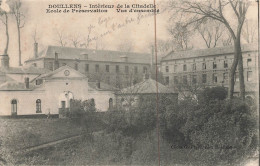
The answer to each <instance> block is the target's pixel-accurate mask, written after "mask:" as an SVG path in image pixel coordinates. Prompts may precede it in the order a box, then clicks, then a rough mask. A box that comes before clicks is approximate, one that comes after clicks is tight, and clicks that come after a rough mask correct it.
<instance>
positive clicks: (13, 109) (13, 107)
mask: <svg viewBox="0 0 260 166" xmlns="http://www.w3.org/2000/svg"><path fill="white" fill-rule="evenodd" d="M11 114H12V115H17V100H16V99H13V100H12V101H11Z"/></svg>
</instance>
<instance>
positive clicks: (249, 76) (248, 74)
mask: <svg viewBox="0 0 260 166" xmlns="http://www.w3.org/2000/svg"><path fill="white" fill-rule="evenodd" d="M247 81H252V71H248V72H247Z"/></svg>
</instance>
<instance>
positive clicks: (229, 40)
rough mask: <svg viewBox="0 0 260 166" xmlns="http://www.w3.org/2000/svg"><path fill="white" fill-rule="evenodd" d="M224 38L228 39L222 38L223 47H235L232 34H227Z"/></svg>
mask: <svg viewBox="0 0 260 166" xmlns="http://www.w3.org/2000/svg"><path fill="white" fill-rule="evenodd" d="M224 36H226V37H223V38H222V45H223V46H231V45H233V43H232V36H231V34H230V33H227V34H226V35H224Z"/></svg>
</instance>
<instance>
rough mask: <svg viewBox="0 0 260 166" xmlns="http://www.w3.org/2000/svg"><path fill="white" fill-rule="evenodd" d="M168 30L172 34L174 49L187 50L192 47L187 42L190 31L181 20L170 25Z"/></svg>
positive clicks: (190, 34)
mask: <svg viewBox="0 0 260 166" xmlns="http://www.w3.org/2000/svg"><path fill="white" fill-rule="evenodd" d="M168 31H169V33H170V35H171V36H172V41H173V43H174V44H175V46H176V47H175V49H176V50H187V49H191V48H192V46H191V45H190V43H189V42H190V38H191V36H192V32H191V31H190V30H189V29H188V27H187V26H186V25H184V24H183V23H181V22H177V23H176V24H175V25H174V26H170V27H169V28H168Z"/></svg>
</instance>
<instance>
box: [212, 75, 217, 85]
mask: <svg viewBox="0 0 260 166" xmlns="http://www.w3.org/2000/svg"><path fill="white" fill-rule="evenodd" d="M212 82H213V83H218V76H217V73H214V74H213V75H212Z"/></svg>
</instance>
